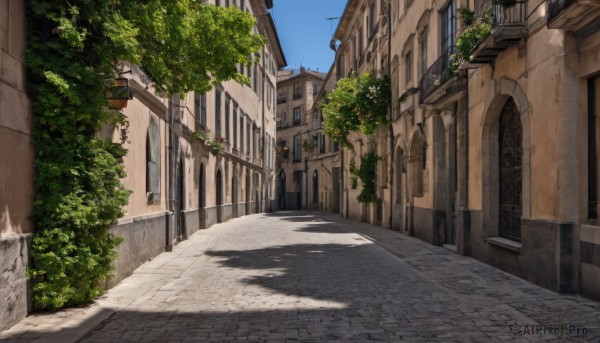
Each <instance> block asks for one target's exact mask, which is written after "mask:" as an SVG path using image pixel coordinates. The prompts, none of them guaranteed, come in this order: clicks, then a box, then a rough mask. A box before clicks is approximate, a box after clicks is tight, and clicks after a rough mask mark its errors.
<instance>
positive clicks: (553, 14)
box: [548, 0, 600, 31]
mask: <svg viewBox="0 0 600 343" xmlns="http://www.w3.org/2000/svg"><path fill="white" fill-rule="evenodd" d="M599 17H600V1H598V0H548V28H549V29H563V30H568V31H577V30H580V29H582V28H583V27H585V26H586V25H588V24H590V23H592V22H593V21H594V20H596V19H598V18H599Z"/></svg>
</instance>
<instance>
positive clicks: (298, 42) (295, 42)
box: [271, 0, 346, 72]
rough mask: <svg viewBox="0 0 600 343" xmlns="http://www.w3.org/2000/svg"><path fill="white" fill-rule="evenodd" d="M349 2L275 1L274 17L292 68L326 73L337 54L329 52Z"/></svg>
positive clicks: (341, 0)
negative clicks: (334, 33)
mask: <svg viewBox="0 0 600 343" xmlns="http://www.w3.org/2000/svg"><path fill="white" fill-rule="evenodd" d="M344 7H346V0H275V1H274V6H273V9H272V10H271V14H272V15H273V19H274V20H275V25H276V26H277V33H278V34H279V39H280V41H281V45H282V46H283V53H284V54H285V58H286V59H287V62H288V67H289V68H300V66H304V67H307V68H310V69H317V68H318V69H319V71H322V72H327V71H329V67H331V64H332V63H333V58H334V52H333V51H332V50H331V49H329V42H330V41H331V38H332V35H333V32H335V28H336V27H337V24H338V22H339V19H336V20H333V21H330V20H326V19H325V18H330V17H341V16H342V12H343V11H344Z"/></svg>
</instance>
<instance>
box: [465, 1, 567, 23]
mask: <svg viewBox="0 0 600 343" xmlns="http://www.w3.org/2000/svg"><path fill="white" fill-rule="evenodd" d="M566 1H569V0H566ZM490 10H491V11H492V12H491V13H492V15H493V18H492V19H493V23H492V25H493V27H494V28H497V27H499V26H511V25H515V26H521V25H524V24H526V22H527V1H526V0H517V1H515V3H514V5H512V6H510V7H504V6H502V5H499V4H493V2H492V0H485V1H482V2H481V4H480V5H479V8H478V9H477V10H476V11H475V13H476V15H477V17H478V18H485V17H486V14H487V13H489V12H488V11H490Z"/></svg>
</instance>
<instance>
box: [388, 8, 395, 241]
mask: <svg viewBox="0 0 600 343" xmlns="http://www.w3.org/2000/svg"><path fill="white" fill-rule="evenodd" d="M387 10H388V25H387V26H388V58H387V65H388V67H387V70H388V74H389V75H390V83H391V74H392V2H391V1H388V8H387ZM388 116H389V119H388V120H389V124H388V135H389V143H390V146H389V152H388V154H389V158H388V161H390V162H389V172H388V177H389V182H388V183H389V185H390V205H389V207H390V209H389V227H390V230H392V229H393V226H392V225H393V217H394V216H393V215H392V213H394V212H393V211H394V137H396V136H395V135H394V125H393V119H394V118H393V115H392V102H391V101H390V104H389V105H388Z"/></svg>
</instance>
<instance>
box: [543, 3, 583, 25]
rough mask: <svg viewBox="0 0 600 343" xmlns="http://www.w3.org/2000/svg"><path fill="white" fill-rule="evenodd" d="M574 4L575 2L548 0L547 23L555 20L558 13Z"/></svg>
mask: <svg viewBox="0 0 600 343" xmlns="http://www.w3.org/2000/svg"><path fill="white" fill-rule="evenodd" d="M575 2H576V0H548V21H551V20H552V19H554V18H556V17H557V16H558V15H559V14H560V12H562V11H564V10H565V9H566V8H567V7H569V6H571V5H572V4H574V3H575Z"/></svg>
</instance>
